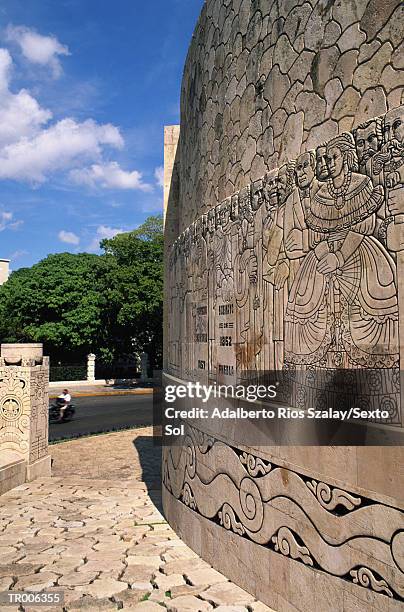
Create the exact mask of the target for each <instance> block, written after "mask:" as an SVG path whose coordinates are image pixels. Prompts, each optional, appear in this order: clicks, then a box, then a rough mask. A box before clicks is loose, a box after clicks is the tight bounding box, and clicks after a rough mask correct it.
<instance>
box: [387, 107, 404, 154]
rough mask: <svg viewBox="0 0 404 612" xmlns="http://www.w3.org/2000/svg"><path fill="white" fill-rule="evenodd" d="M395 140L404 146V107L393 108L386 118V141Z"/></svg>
mask: <svg viewBox="0 0 404 612" xmlns="http://www.w3.org/2000/svg"><path fill="white" fill-rule="evenodd" d="M393 138H394V139H395V140H398V142H399V143H401V144H403V145H404V106H400V107H399V108H393V109H392V110H391V111H389V112H388V113H386V115H385V117H384V140H385V142H388V141H389V140H392V139H393Z"/></svg>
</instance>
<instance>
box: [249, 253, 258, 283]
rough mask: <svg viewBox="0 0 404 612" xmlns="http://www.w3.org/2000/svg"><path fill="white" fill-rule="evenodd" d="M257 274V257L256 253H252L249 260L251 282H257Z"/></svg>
mask: <svg viewBox="0 0 404 612" xmlns="http://www.w3.org/2000/svg"><path fill="white" fill-rule="evenodd" d="M257 274H258V262H257V258H256V256H255V255H252V256H251V257H250V260H249V262H248V275H249V278H250V282H251V283H253V284H255V283H256V282H257Z"/></svg>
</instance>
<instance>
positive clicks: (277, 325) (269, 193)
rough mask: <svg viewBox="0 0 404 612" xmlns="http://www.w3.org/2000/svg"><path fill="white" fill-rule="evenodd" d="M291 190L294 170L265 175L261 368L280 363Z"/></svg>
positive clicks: (267, 368)
mask: <svg viewBox="0 0 404 612" xmlns="http://www.w3.org/2000/svg"><path fill="white" fill-rule="evenodd" d="M292 191H293V167H292V166H290V165H284V166H282V168H280V169H279V172H277V171H276V170H273V171H271V172H269V173H268V174H266V176H265V187H264V202H265V214H264V217H263V220H262V236H263V238H262V259H263V264H262V272H263V274H262V277H263V281H264V287H263V294H264V309H263V312H264V318H265V324H264V334H265V337H264V367H263V369H265V370H274V369H280V368H281V366H282V361H283V339H284V332H283V319H284V313H285V305H286V301H287V286H286V281H287V279H288V277H289V272H290V266H289V261H288V258H287V256H286V253H285V248H284V242H283V226H284V216H285V206H286V202H287V201H288V198H289V197H290V196H291V193H292Z"/></svg>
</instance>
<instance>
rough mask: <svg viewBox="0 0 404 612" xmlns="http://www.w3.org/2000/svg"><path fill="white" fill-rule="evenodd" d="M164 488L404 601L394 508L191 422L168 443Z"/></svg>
mask: <svg viewBox="0 0 404 612" xmlns="http://www.w3.org/2000/svg"><path fill="white" fill-rule="evenodd" d="M206 466H212V467H213V466H214V468H213V469H214V472H213V473H212V472H211V471H210V470H207V467H206ZM219 466H222V467H223V469H222V470H221V469H220V467H219ZM208 473H209V474H210V476H209V478H208V479H207V478H206V474H208ZM163 486H164V487H165V489H166V490H167V492H169V493H170V495H171V496H173V497H174V498H175V499H176V500H178V501H179V502H180V503H183V504H184V505H186V506H188V507H189V508H190V509H191V510H192V511H193V512H195V513H196V514H198V515H200V516H202V517H204V518H205V519H208V520H210V521H212V522H213V523H216V524H217V525H220V526H221V527H222V528H223V529H225V530H227V531H231V532H233V533H234V534H236V535H237V536H239V537H241V538H247V539H248V540H250V541H252V542H254V543H255V544H257V545H258V546H262V547H265V548H269V549H270V550H272V551H274V552H276V553H278V554H281V555H284V556H286V557H289V558H290V559H293V560H295V561H297V562H299V563H303V564H304V565H306V566H308V567H309V568H313V569H315V570H317V571H321V572H325V573H327V574H329V575H331V576H335V577H338V578H340V579H342V580H344V581H348V582H351V583H353V584H357V585H359V586H361V587H364V588H366V589H369V590H371V591H374V592H375V593H378V594H382V595H384V596H386V597H388V598H390V599H396V600H398V601H403V600H404V564H403V555H402V546H403V542H404V530H403V524H404V512H402V511H401V510H399V509H396V508H393V507H391V506H389V505H386V504H383V503H380V502H378V501H376V500H374V499H371V498H369V497H364V496H360V495H358V494H355V493H352V492H350V491H346V490H344V489H341V488H339V487H336V486H332V485H330V484H328V483H326V482H319V481H317V480H314V479H312V478H309V477H307V476H305V475H304V474H302V473H299V471H296V470H292V469H288V468H286V467H284V466H282V464H277V463H276V462H273V461H271V462H268V461H265V460H263V459H261V458H260V457H256V456H255V455H253V454H251V453H250V454H247V453H246V452H245V451H241V450H240V449H238V448H236V447H232V446H230V445H228V444H224V443H223V442H221V441H219V440H216V439H214V438H212V437H207V436H206V435H205V434H203V433H202V432H200V431H198V430H197V429H195V428H194V427H190V426H187V429H186V435H185V439H184V445H182V446H174V447H170V448H166V449H165V452H164V455H163ZM240 545H241V546H242V544H240ZM379 603H380V605H382V604H381V602H379ZM367 609H370V608H367ZM372 609H373V608H372Z"/></svg>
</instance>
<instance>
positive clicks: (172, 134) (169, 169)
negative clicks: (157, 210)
mask: <svg viewBox="0 0 404 612" xmlns="http://www.w3.org/2000/svg"><path fill="white" fill-rule="evenodd" d="M179 137H180V126H179V125H166V126H164V206H163V211H164V219H165V217H166V211H167V204H168V198H169V194H170V189H171V179H172V176H173V170H174V165H175V157H176V153H177V146H178V140H179Z"/></svg>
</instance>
